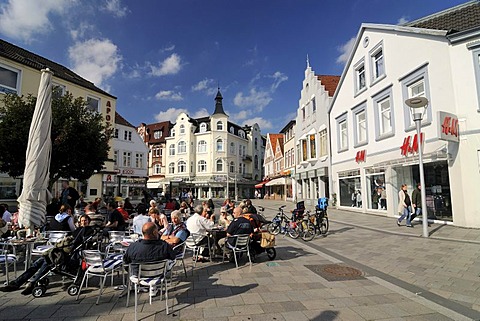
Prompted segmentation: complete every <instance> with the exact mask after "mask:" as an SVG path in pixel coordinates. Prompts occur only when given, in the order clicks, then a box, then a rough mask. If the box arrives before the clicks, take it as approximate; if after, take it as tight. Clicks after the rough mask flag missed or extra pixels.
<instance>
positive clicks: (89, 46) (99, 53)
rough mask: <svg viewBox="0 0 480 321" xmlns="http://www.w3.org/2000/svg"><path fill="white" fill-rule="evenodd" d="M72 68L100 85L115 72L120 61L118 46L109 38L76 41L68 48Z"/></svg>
mask: <svg viewBox="0 0 480 321" xmlns="http://www.w3.org/2000/svg"><path fill="white" fill-rule="evenodd" d="M68 56H69V58H70V60H71V62H72V64H73V70H74V71H75V72H76V73H78V74H79V75H81V76H82V77H84V78H86V79H88V80H90V81H91V82H93V83H94V84H95V85H96V86H98V87H101V86H102V85H104V81H105V80H106V79H108V78H110V77H111V76H113V75H114V74H115V72H116V71H117V69H118V68H119V66H120V63H121V61H122V56H121V55H120V53H119V52H118V48H117V46H116V45H115V44H113V43H112V42H111V41H110V40H109V39H105V40H100V39H89V40H87V41H84V42H76V43H75V44H74V45H73V46H72V47H70V48H69V49H68Z"/></svg>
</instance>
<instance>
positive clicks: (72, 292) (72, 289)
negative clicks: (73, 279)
mask: <svg viewBox="0 0 480 321" xmlns="http://www.w3.org/2000/svg"><path fill="white" fill-rule="evenodd" d="M78 290H80V287H79V286H78V285H76V284H71V285H70V286H69V287H68V288H67V293H68V294H69V295H71V296H75V295H77V294H78Z"/></svg>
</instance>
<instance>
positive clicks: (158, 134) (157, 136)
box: [153, 130, 163, 139]
mask: <svg viewBox="0 0 480 321" xmlns="http://www.w3.org/2000/svg"><path fill="white" fill-rule="evenodd" d="M162 134H163V132H162V131H161V130H155V131H154V132H153V138H155V139H160V138H161V137H162Z"/></svg>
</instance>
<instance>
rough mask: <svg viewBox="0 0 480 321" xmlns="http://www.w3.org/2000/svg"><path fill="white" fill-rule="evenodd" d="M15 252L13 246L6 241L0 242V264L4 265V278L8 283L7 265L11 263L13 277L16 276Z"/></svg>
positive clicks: (16, 259) (16, 258)
mask: <svg viewBox="0 0 480 321" xmlns="http://www.w3.org/2000/svg"><path fill="white" fill-rule="evenodd" d="M17 261H18V257H17V253H16V251H15V246H13V245H12V244H11V243H8V242H0V266H2V265H3V266H5V278H6V282H7V284H9V282H10V280H9V274H10V272H9V270H8V267H9V266H10V265H13V273H14V275H15V278H16V277H17Z"/></svg>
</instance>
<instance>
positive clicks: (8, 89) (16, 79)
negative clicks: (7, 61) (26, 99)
mask: <svg viewBox="0 0 480 321" xmlns="http://www.w3.org/2000/svg"><path fill="white" fill-rule="evenodd" d="M20 75H21V72H20V70H18V69H15V68H11V67H7V66H5V65H0V93H4V94H19V92H20Z"/></svg>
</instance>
